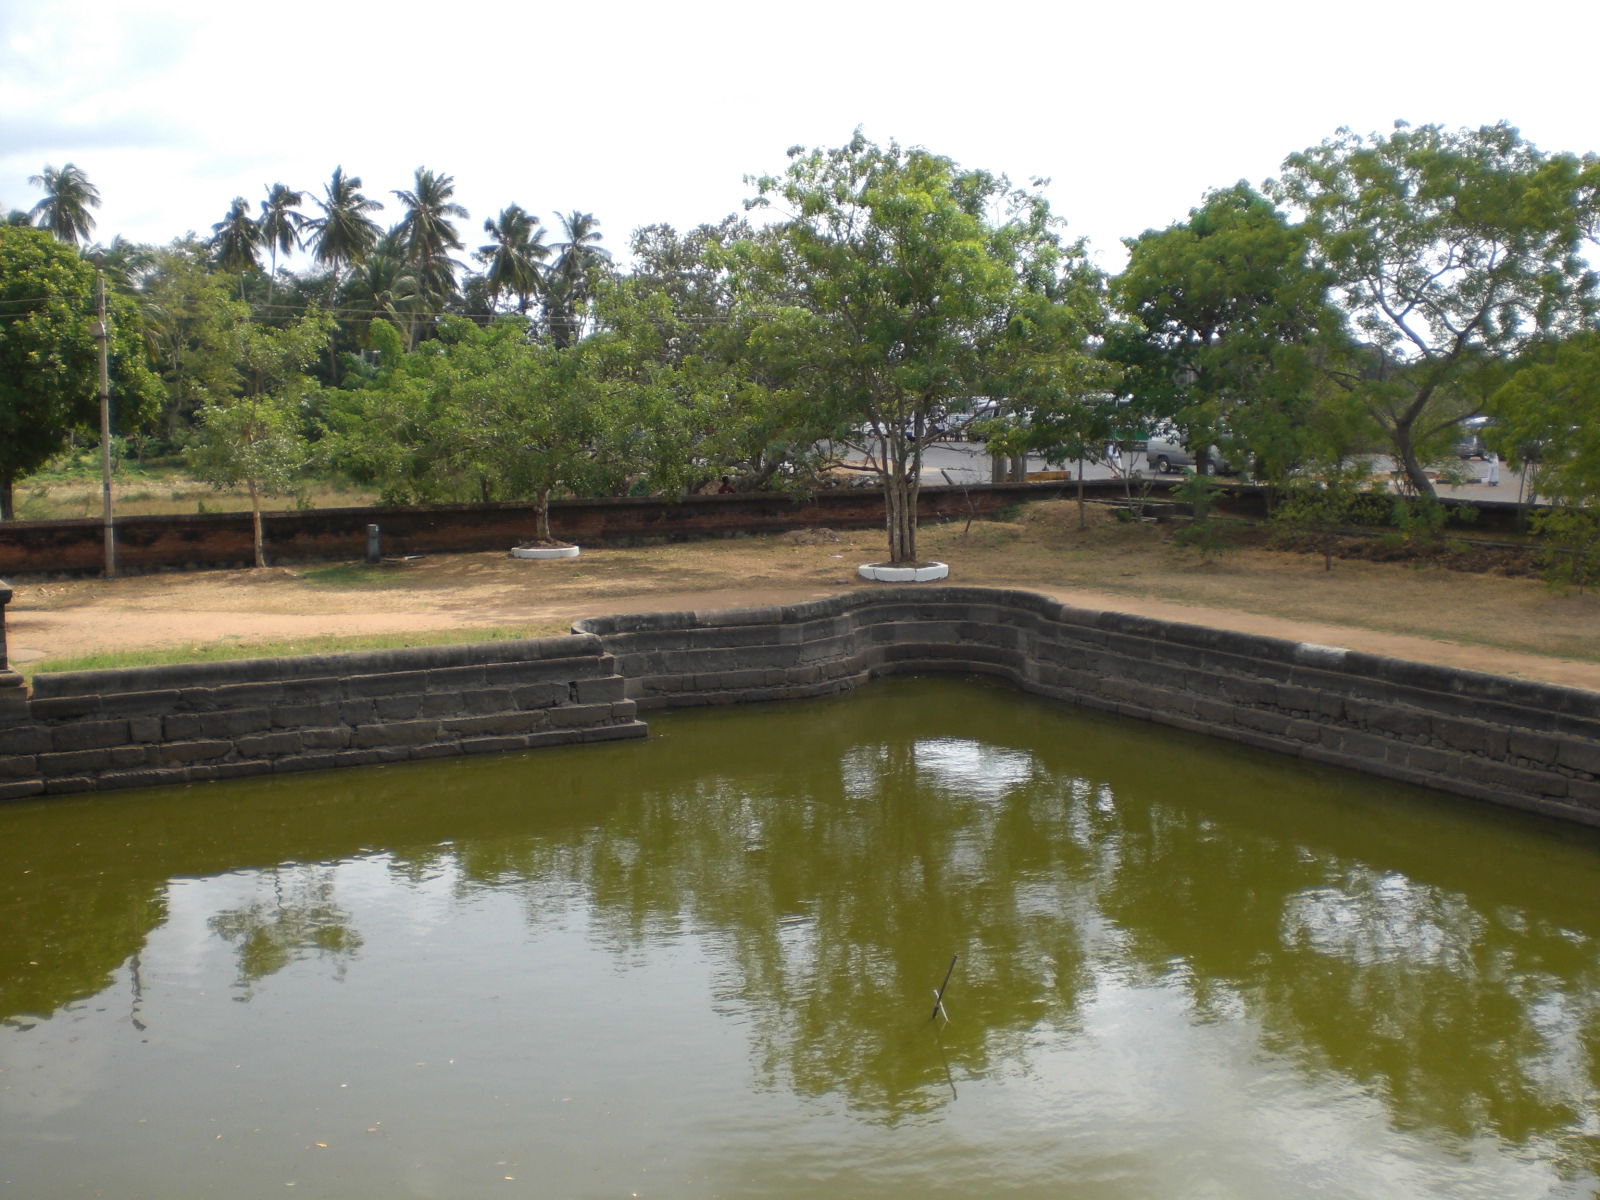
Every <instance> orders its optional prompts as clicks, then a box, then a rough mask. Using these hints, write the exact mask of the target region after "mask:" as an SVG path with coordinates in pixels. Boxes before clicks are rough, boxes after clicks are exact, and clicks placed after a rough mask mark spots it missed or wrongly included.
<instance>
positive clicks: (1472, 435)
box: [1456, 417, 1489, 458]
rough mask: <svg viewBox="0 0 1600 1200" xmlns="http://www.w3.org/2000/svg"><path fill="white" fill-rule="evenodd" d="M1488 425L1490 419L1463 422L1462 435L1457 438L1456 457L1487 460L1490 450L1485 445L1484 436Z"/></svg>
mask: <svg viewBox="0 0 1600 1200" xmlns="http://www.w3.org/2000/svg"><path fill="white" fill-rule="evenodd" d="M1488 425H1489V418H1488V417H1470V418H1468V419H1467V420H1465V421H1463V422H1462V423H1461V435H1460V436H1459V437H1457V438H1456V457H1458V458H1487V457H1488V456H1489V450H1488V447H1486V446H1485V445H1484V444H1483V434H1484V430H1485V429H1487V428H1488Z"/></svg>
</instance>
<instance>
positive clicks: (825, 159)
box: [741, 131, 1062, 563]
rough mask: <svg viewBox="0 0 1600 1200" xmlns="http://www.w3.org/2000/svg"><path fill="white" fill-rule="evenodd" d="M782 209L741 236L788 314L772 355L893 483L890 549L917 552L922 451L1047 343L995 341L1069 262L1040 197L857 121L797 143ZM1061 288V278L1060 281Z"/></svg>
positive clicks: (907, 559) (778, 306) (1040, 337)
mask: <svg viewBox="0 0 1600 1200" xmlns="http://www.w3.org/2000/svg"><path fill="white" fill-rule="evenodd" d="M757 189H758V194H757V197H756V199H755V203H756V204H767V203H771V202H773V201H777V202H779V203H781V204H783V205H784V207H785V208H786V209H787V216H786V219H785V220H783V221H782V222H781V223H779V224H778V225H777V226H776V227H775V228H774V229H773V231H772V236H770V237H767V238H761V239H754V240H752V241H749V242H746V243H744V244H743V246H742V248H741V257H742V264H741V265H742V270H741V275H742V279H741V288H742V291H743V300H744V301H745V302H747V303H751V304H755V305H758V306H761V307H762V308H764V309H765V310H766V311H769V312H772V313H774V314H775V315H777V316H778V318H779V319H777V320H775V321H774V322H773V323H772V324H771V326H770V327H769V333H768V334H766V335H764V336H767V338H768V341H769V352H770V353H772V354H774V355H776V356H779V357H781V358H784V359H785V360H786V361H787V363H788V364H789V370H790V372H791V376H792V378H794V379H795V380H796V381H797V383H798V384H799V385H800V386H802V387H803V388H804V389H805V391H806V392H807V394H809V395H810V396H811V397H812V398H813V403H814V404H815V405H816V406H817V411H818V415H819V417H820V418H821V419H822V421H823V422H824V423H825V424H826V425H827V426H829V427H830V428H831V429H832V430H833V431H834V432H835V433H836V434H837V435H838V436H839V437H840V438H842V439H844V440H845V441H847V442H853V444H855V445H856V446H858V447H859V448H861V449H863V450H865V451H866V452H867V453H868V454H869V461H871V462H872V464H873V466H874V468H875V469H876V471H877V474H878V477H879V479H880V481H881V482H882V484H883V487H884V493H885V500H886V510H887V512H886V521H887V525H888V543H889V546H888V549H889V558H890V561H892V562H894V563H913V562H916V561H917V554H916V525H917V493H918V489H919V486H920V475H921V466H922V455H923V452H924V450H925V449H926V447H927V446H928V445H929V443H930V442H932V441H933V440H934V439H935V438H938V437H940V436H942V435H943V433H944V432H945V431H946V429H947V428H948V427H949V424H950V422H951V420H952V418H953V417H954V416H955V415H956V414H959V413H962V412H966V411H969V409H970V406H971V402H972V398H973V397H975V396H980V395H983V394H984V393H985V389H986V388H987V387H988V386H989V384H991V383H992V382H993V381H994V380H995V379H996V378H997V374H998V370H999V368H1000V366H1001V364H1002V360H1003V358H1004V357H1005V356H1007V355H1009V356H1016V355H1018V354H1020V353H1023V352H1027V353H1029V354H1031V355H1037V356H1043V355H1044V354H1046V353H1048V352H1049V345H1050V341H1051V337H1050V333H1049V330H1050V329H1052V328H1054V327H1053V326H1052V325H1050V323H1047V322H1040V323H1037V324H1036V325H1035V327H1034V330H1033V332H1031V333H1026V334H1020V339H1019V342H1018V343H1017V344H1014V345H1012V346H1010V347H1008V348H1007V349H1006V350H1005V351H1004V352H1003V353H1002V351H1001V350H1000V347H1001V345H1002V344H1003V342H1004V340H1005V334H1006V331H1007V329H1008V327H1009V325H1010V323H1011V320H1012V318H1013V317H1014V316H1015V315H1016V314H1017V312H1018V310H1019V307H1020V305H1021V300H1022V296H1023V295H1024V294H1025V293H1026V292H1027V291H1028V290H1029V289H1030V288H1033V287H1036V286H1037V283H1036V281H1037V280H1038V279H1039V278H1040V277H1041V276H1045V277H1051V278H1053V277H1054V276H1055V275H1056V274H1057V272H1058V271H1059V270H1060V266H1061V259H1062V247H1061V245H1060V242H1059V239H1058V236H1057V234H1056V231H1055V228H1054V224H1055V223H1054V222H1053V220H1052V219H1051V217H1050V214H1049V208H1048V206H1047V205H1046V203H1045V202H1044V200H1043V198H1042V197H1040V196H1038V195H1034V194H1029V193H1025V192H1013V191H1012V190H1011V188H1010V185H1009V184H1008V183H1007V181H1006V180H1005V179H1003V178H1001V177H998V176H995V175H991V174H989V173H987V172H984V171H973V170H963V169H961V168H958V167H957V166H956V164H954V163H953V162H951V161H950V160H949V159H947V158H942V157H940V156H938V155H935V154H931V153H929V152H928V151H926V150H922V149H912V150H903V149H901V147H900V146H898V145H896V144H894V143H890V144H889V145H888V146H885V147H880V146H877V145H875V144H873V143H872V142H870V141H868V140H867V139H866V138H865V137H864V136H863V135H862V134H861V133H860V132H859V131H858V132H857V133H856V135H855V136H854V137H853V138H852V139H851V140H850V142H849V143H848V144H846V145H845V146H842V147H839V148H837V149H833V150H811V151H805V150H803V149H799V148H797V149H795V150H793V151H791V152H790V165H789V167H788V169H787V171H785V172H784V174H782V175H779V176H766V177H763V178H761V179H759V180H757ZM1051 286H1053V284H1052V285H1051Z"/></svg>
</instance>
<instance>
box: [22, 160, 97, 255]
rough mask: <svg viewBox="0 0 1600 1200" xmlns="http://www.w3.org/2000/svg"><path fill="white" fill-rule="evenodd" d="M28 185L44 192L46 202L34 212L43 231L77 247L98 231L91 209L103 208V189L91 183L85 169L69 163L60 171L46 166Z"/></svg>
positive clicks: (35, 218)
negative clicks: (101, 192) (101, 194)
mask: <svg viewBox="0 0 1600 1200" xmlns="http://www.w3.org/2000/svg"><path fill="white" fill-rule="evenodd" d="M28 182H29V183H31V184H33V186H34V187H41V188H43V189H44V199H42V200H40V201H39V202H38V203H37V204H35V205H34V206H33V211H32V213H31V215H32V217H33V219H34V221H35V222H36V223H37V224H38V225H39V227H40V228H41V229H48V230H49V231H50V232H51V233H52V234H54V235H55V236H56V237H57V238H58V239H60V240H61V241H63V242H71V243H72V244H73V245H77V244H78V243H79V242H84V241H88V240H89V235H90V234H91V233H92V232H94V217H93V216H91V215H90V213H89V210H90V209H91V208H99V207H100V189H99V188H97V187H95V186H94V184H92V183H90V182H89V177H88V176H87V175H85V174H84V173H83V169H82V168H81V167H77V166H74V165H73V164H72V163H68V164H67V165H66V166H64V167H62V168H61V169H60V170H59V171H58V170H56V169H55V168H54V167H52V166H46V167H45V169H44V170H43V171H42V172H41V173H40V174H38V175H32V176H29V178H28Z"/></svg>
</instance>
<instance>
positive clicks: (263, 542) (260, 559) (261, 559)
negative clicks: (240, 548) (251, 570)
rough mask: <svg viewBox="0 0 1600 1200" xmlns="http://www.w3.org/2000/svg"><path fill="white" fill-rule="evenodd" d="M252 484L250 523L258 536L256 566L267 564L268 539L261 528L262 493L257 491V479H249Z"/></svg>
mask: <svg viewBox="0 0 1600 1200" xmlns="http://www.w3.org/2000/svg"><path fill="white" fill-rule="evenodd" d="M248 482H249V485H250V523H251V525H252V526H253V527H254V530H255V536H256V566H258V567H264V566H266V565H267V539H266V537H265V535H264V534H263V533H262V530H261V493H260V492H258V491H256V481H255V480H254V479H252V480H249V481H248Z"/></svg>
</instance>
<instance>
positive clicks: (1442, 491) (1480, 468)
mask: <svg viewBox="0 0 1600 1200" xmlns="http://www.w3.org/2000/svg"><path fill="white" fill-rule="evenodd" d="M989 463H990V460H989V455H988V453H987V451H986V450H985V448H984V446H983V444H982V443H981V442H936V443H935V444H934V445H932V446H930V447H929V448H928V450H927V452H926V453H925V454H924V455H923V457H922V482H924V483H928V484H938V483H952V484H961V483H966V484H973V483H988V482H989V479H990V465H989ZM1125 466H1126V467H1127V468H1128V469H1129V470H1132V471H1141V472H1143V473H1145V474H1147V475H1155V474H1157V472H1156V471H1155V470H1154V468H1152V467H1151V466H1150V465H1149V463H1147V462H1146V461H1145V456H1144V455H1143V454H1142V453H1138V452H1135V453H1134V454H1132V455H1131V456H1129V457H1128V458H1127V459H1126V460H1125ZM1078 467H1079V464H1078V463H1076V462H1071V463H1049V462H1046V461H1045V460H1044V459H1043V458H1041V457H1039V456H1038V455H1030V456H1029V458H1028V470H1029V471H1051V470H1065V471H1068V472H1069V473H1070V474H1071V476H1072V478H1074V479H1076V478H1077V475H1078ZM1461 468H1462V470H1463V471H1464V472H1465V473H1466V474H1467V475H1468V476H1470V477H1471V480H1472V481H1471V482H1467V483H1463V484H1460V485H1453V484H1447V483H1442V482H1441V483H1439V484H1438V485H1437V486H1438V491H1439V495H1441V496H1459V497H1462V498H1463V499H1472V500H1503V501H1506V502H1507V503H1514V502H1515V501H1516V500H1517V498H1518V496H1519V494H1520V491H1521V487H1522V477H1521V476H1520V475H1519V474H1518V473H1517V472H1515V471H1513V470H1511V469H1510V468H1509V467H1507V466H1505V465H1504V464H1502V465H1501V467H1500V482H1499V485H1498V486H1496V487H1490V486H1488V484H1487V483H1486V479H1487V476H1488V472H1489V466H1488V464H1487V463H1483V462H1479V461H1478V460H1477V459H1470V460H1468V461H1466V462H1463V463H1461ZM1391 469H1392V464H1391V461H1390V460H1389V459H1388V458H1386V457H1378V458H1375V459H1374V460H1373V471H1374V472H1375V473H1376V474H1377V475H1378V476H1379V477H1382V476H1383V475H1384V474H1387V473H1388V472H1389V471H1390V470H1391ZM1114 474H1115V473H1114V472H1113V471H1112V469H1111V468H1110V467H1108V466H1106V465H1104V464H1102V463H1093V462H1088V463H1084V464H1083V477H1084V478H1085V479H1110V478H1113V476H1114Z"/></svg>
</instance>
